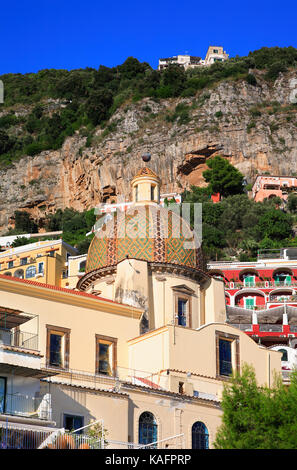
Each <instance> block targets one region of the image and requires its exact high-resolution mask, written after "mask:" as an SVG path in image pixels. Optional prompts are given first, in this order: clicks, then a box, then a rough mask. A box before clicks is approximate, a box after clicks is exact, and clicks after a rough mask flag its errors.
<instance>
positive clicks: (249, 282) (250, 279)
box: [244, 274, 255, 287]
mask: <svg viewBox="0 0 297 470" xmlns="http://www.w3.org/2000/svg"><path fill="white" fill-rule="evenodd" d="M244 286H245V287H254V286H255V276H252V275H251V274H248V275H247V276H245V277H244Z"/></svg>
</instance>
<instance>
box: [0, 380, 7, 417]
mask: <svg viewBox="0 0 297 470" xmlns="http://www.w3.org/2000/svg"><path fill="white" fill-rule="evenodd" d="M5 403H6V377H0V413H5Z"/></svg>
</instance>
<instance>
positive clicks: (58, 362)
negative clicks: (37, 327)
mask: <svg viewBox="0 0 297 470" xmlns="http://www.w3.org/2000/svg"><path fill="white" fill-rule="evenodd" d="M69 338H70V330H69V329H68V328H61V327H55V326H49V325H47V363H48V365H49V366H50V367H59V368H63V369H68V367H69Z"/></svg>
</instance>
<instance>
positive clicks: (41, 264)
mask: <svg viewBox="0 0 297 470" xmlns="http://www.w3.org/2000/svg"><path fill="white" fill-rule="evenodd" d="M43 272H44V263H43V261H42V262H41V263H38V274H43Z"/></svg>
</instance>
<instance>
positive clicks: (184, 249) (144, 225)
mask: <svg viewBox="0 0 297 470" xmlns="http://www.w3.org/2000/svg"><path fill="white" fill-rule="evenodd" d="M113 214H114V216H113V218H112V220H109V221H107V222H106V224H105V225H103V227H102V229H101V230H100V231H99V232H98V233H97V234H96V235H95V237H94V239H93V240H92V243H91V245H90V248H89V251H88V257H87V266H86V273H88V272H90V271H93V270H96V269H100V268H103V267H105V266H114V265H116V264H117V263H119V262H120V261H122V260H124V259H126V258H131V259H132V258H134V259H139V260H144V261H148V262H159V263H168V264H173V265H179V266H187V267H190V268H201V263H200V260H199V253H200V250H197V249H196V246H195V244H194V243H193V242H194V236H193V233H192V232H191V230H190V228H189V226H188V225H187V223H186V222H185V221H184V220H183V219H181V217H180V216H179V215H177V214H176V213H174V212H172V211H170V210H168V209H166V208H164V207H161V206H160V205H157V204H142V205H135V206H132V207H130V208H129V209H128V210H127V211H126V212H125V213H120V212H117V213H116V212H114V213H113ZM167 221H168V222H167ZM167 227H168V228H167ZM137 230H138V234H137V236H135V235H136V231H137Z"/></svg>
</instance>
